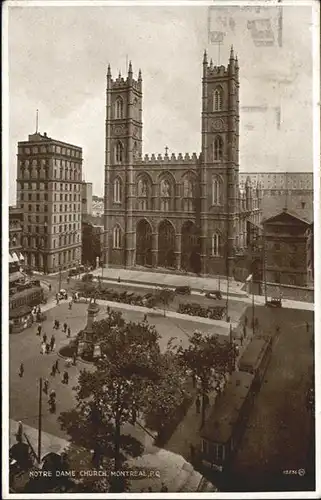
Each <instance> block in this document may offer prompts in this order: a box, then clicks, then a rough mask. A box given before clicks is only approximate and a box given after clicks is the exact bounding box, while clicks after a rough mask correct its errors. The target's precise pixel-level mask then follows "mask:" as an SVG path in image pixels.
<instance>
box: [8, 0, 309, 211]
mask: <svg viewBox="0 0 321 500" xmlns="http://www.w3.org/2000/svg"><path fill="white" fill-rule="evenodd" d="M279 15H280V10H279V9H278V8H277V7H268V8H265V9H249V8H244V7H242V8H240V6H234V7H229V8H226V7H225V8H222V7H216V8H215V9H212V10H209V7H208V6H205V5H204V6H193V7H192V6H187V5H184V6H149V7H146V6H138V5H135V6H132V7H128V6H127V7H111V6H106V5H105V6H85V7H81V6H48V5H43V6H39V5H38V6H32V7H27V6H22V7H21V6H16V5H14V2H13V4H11V5H10V6H9V8H8V51H9V53H8V63H9V144H8V148H9V203H10V204H12V203H14V202H15V196H16V183H15V179H16V170H17V165H16V154H17V143H18V141H24V140H27V139H28V135H29V134H32V133H34V132H35V129H36V110H37V109H38V110H39V127H38V129H39V131H40V133H43V132H47V134H48V136H49V137H52V138H55V139H58V140H61V141H66V142H69V143H72V144H75V145H78V146H81V147H82V148H83V158H84V162H83V179H84V180H86V181H87V182H92V183H93V193H94V194H96V195H99V196H101V195H102V194H103V183H104V151H105V137H104V135H105V96H106V72H107V66H108V63H110V65H111V69H112V76H113V77H115V78H116V77H117V75H118V72H119V71H121V72H122V74H126V72H127V68H126V61H127V60H131V61H132V64H133V71H134V76H135V77H137V73H138V70H139V68H141V71H142V77H143V122H144V125H143V127H144V128H143V153H155V154H157V153H164V151H165V146H168V148H169V153H172V152H174V153H179V152H181V153H185V152H189V153H193V152H194V151H195V152H197V153H199V152H200V143H201V133H200V124H201V78H202V58H203V52H204V49H207V51H208V53H209V58H210V57H212V58H213V62H214V64H225V65H226V64H227V62H228V55H229V50H230V45H231V44H233V46H234V51H235V52H236V53H237V55H238V58H239V66H240V106H241V118H240V171H243V172H246V171H248V172H254V171H255V172H257V171H262V172H267V171H289V172H304V171H312V169H313V165H312V160H313V151H312V10H311V7H309V6H304V7H301V6H297V5H296V6H295V7H293V6H292V7H291V6H286V7H283V9H282V22H281V21H280V19H279ZM281 25H282V26H281ZM262 26H263V28H262ZM280 26H281V28H280ZM264 29H265V35H264V36H263V38H264V37H265V39H266V38H267V39H268V40H270V42H271V44H272V45H268V46H267V45H262V43H264V40H263V41H262V30H263V31H264ZM209 31H210V32H211V33H212V32H214V33H215V32H217V31H221V32H223V33H224V40H223V43H222V44H221V45H220V46H218V45H215V44H214V43H212V41H211V40H210V39H209ZM259 31H260V32H261V35H260V33H258V32H259ZM266 34H267V35H266ZM244 108H245V109H244ZM249 108H250V110H249ZM278 110H279V111H278Z"/></svg>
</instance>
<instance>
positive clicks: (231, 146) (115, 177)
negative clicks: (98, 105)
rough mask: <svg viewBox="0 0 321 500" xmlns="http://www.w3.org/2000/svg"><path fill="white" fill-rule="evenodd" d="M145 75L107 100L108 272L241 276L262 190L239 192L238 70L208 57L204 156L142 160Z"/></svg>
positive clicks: (116, 88) (112, 90)
mask: <svg viewBox="0 0 321 500" xmlns="http://www.w3.org/2000/svg"><path fill="white" fill-rule="evenodd" d="M142 98H143V94H142V75H141V71H139V74H138V78H137V79H134V77H133V71H132V66H131V63H130V64H129V70H128V75H127V77H126V78H122V77H121V75H119V76H118V78H117V79H115V80H113V79H112V75H111V70H110V67H109V66H108V73H107V92H106V101H107V102H106V151H105V155H106V156H105V196H104V197H105V210H104V227H105V239H104V256H103V261H104V265H106V266H112V267H113V266H115V267H116V266H119V267H126V268H133V267H135V266H142V267H148V268H167V269H172V270H174V269H176V270H182V271H186V272H191V273H197V274H202V275H215V274H228V275H229V276H232V275H233V274H234V267H235V263H236V261H237V259H239V257H240V256H241V255H242V254H246V252H247V248H248V247H249V245H250V244H251V239H252V238H253V231H252V229H253V228H254V232H255V228H257V226H258V225H259V224H260V220H261V199H262V191H261V188H260V185H259V184H255V185H252V184H251V181H250V179H246V182H245V183H243V184H242V185H240V184H239V66H238V60H237V58H236V57H235V56H234V52H233V48H232V49H231V53H230V58H229V61H228V65H227V67H224V66H219V67H217V66H213V64H212V61H211V62H210V63H208V61H207V55H206V52H205V53H204V58H203V79H202V125H201V136H202V146H201V152H200V154H196V153H193V154H184V155H183V154H178V155H174V154H172V155H170V156H169V155H168V154H167V153H165V155H163V156H162V155H160V154H158V155H154V154H152V155H151V156H148V155H145V156H143V154H142V149H143V144H142V137H143V123H142Z"/></svg>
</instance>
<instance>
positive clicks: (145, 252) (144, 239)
mask: <svg viewBox="0 0 321 500" xmlns="http://www.w3.org/2000/svg"><path fill="white" fill-rule="evenodd" d="M152 233H153V230H152V225H151V223H150V222H149V221H148V220H147V219H145V218H143V219H140V220H139V221H138V222H137V224H136V264H137V265H138V266H151V265H152Z"/></svg>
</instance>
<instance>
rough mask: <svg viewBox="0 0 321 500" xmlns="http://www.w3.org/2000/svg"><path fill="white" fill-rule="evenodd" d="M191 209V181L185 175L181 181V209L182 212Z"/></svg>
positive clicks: (190, 210) (192, 207)
mask: <svg viewBox="0 0 321 500" xmlns="http://www.w3.org/2000/svg"><path fill="white" fill-rule="evenodd" d="M193 209H194V206H193V183H192V181H191V179H189V178H186V177H185V179H184V182H183V210H184V212H192V211H193Z"/></svg>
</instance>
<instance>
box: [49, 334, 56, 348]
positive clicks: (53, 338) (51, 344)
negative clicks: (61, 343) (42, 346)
mask: <svg viewBox="0 0 321 500" xmlns="http://www.w3.org/2000/svg"><path fill="white" fill-rule="evenodd" d="M55 342H56V338H55V336H54V335H51V339H50V350H51V351H53V349H54V346H55Z"/></svg>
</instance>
